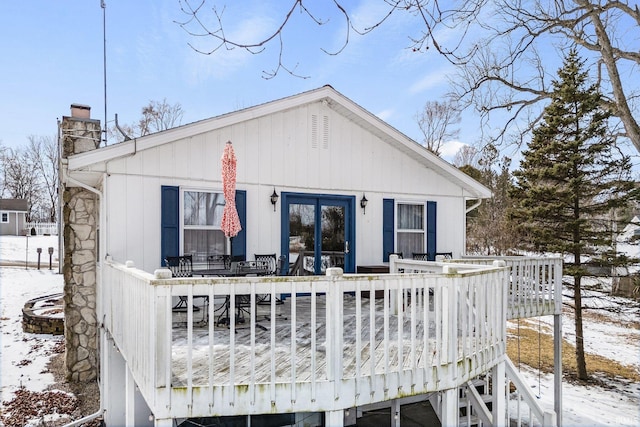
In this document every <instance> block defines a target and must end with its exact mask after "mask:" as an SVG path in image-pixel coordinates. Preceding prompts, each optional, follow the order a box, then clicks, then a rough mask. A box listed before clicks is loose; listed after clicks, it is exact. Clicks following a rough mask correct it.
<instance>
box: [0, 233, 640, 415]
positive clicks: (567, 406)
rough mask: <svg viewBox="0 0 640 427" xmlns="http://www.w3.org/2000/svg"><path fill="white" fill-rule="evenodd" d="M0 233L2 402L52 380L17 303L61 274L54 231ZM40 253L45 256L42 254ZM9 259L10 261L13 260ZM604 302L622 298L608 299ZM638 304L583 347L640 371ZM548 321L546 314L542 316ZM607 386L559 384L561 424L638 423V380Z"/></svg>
mask: <svg viewBox="0 0 640 427" xmlns="http://www.w3.org/2000/svg"><path fill="white" fill-rule="evenodd" d="M26 241H27V238H25V237H12V236H0V264H2V263H4V264H5V265H6V264H7V262H8V261H15V262H16V263H17V264H18V265H13V266H3V267H0V330H1V333H0V368H1V370H0V392H1V393H0V396H1V400H2V402H3V405H4V402H6V401H8V400H9V399H11V398H12V397H13V394H14V393H15V391H16V390H17V389H18V388H19V387H20V386H21V385H23V386H25V387H26V388H27V389H29V390H33V391H42V390H44V389H46V388H47V387H48V386H50V385H51V384H52V383H53V377H52V376H51V374H48V373H43V371H45V370H46V369H45V366H46V363H47V362H48V360H49V359H50V358H51V355H52V351H53V349H54V347H55V345H56V344H57V343H58V342H59V341H60V340H61V339H62V337H60V336H52V335H37V334H27V333H23V332H22V324H21V321H22V317H21V316H22V312H21V310H22V307H23V305H24V303H25V302H26V301H28V300H30V299H32V298H36V297H40V296H45V295H50V294H55V293H59V292H62V288H63V279H62V275H60V274H57V268H55V267H54V268H53V270H49V269H48V266H49V264H48V262H49V261H48V252H47V248H49V247H54V248H55V252H54V258H53V260H54V263H57V258H58V256H57V237H55V236H47V237H39V236H38V237H30V238H29V239H28V241H29V249H28V251H27V249H26ZM38 247H41V248H43V258H42V260H43V262H42V265H41V269H40V270H37V269H35V268H34V267H29V268H26V267H25V261H28V262H29V263H33V262H35V261H37V252H36V248H38ZM45 254H46V256H45ZM16 263H14V264H16ZM608 301H609V303H619V302H622V303H624V302H625V300H622V299H608ZM639 315H640V310H638V308H637V304H636V308H635V309H633V310H628V311H627V312H625V313H623V314H622V316H624V317H625V318H626V319H627V320H630V321H632V322H635V324H636V328H625V327H622V326H616V325H615V324H609V323H605V322H602V321H592V320H587V321H586V322H585V335H586V336H585V340H586V350H587V352H589V353H594V354H600V355H602V356H604V357H607V358H610V359H612V360H616V361H618V362H620V363H623V364H626V365H629V366H634V367H635V368H636V370H638V371H639V372H640V329H638V327H637V325H638V321H639V319H640V316H639ZM541 321H542V322H545V323H551V322H552V319H551V318H548V317H546V318H542V319H541ZM563 330H564V336H565V338H566V339H568V340H569V341H570V342H571V341H573V340H574V338H575V334H574V333H573V319H571V318H569V317H567V318H564V319H563ZM521 372H522V374H523V375H524V376H525V378H526V379H527V381H528V382H529V384H530V385H531V387H532V388H533V390H534V393H536V395H538V396H539V397H540V401H541V403H542V405H543V406H545V407H546V408H548V409H549V410H552V409H553V377H552V376H551V375H539V373H538V372H537V371H535V370H533V369H524V368H523V370H522V371H521ZM609 386H610V387H606V388H603V387H599V386H576V385H572V384H569V383H567V382H565V383H564V384H563V408H564V411H563V412H564V413H563V424H564V426H567V427H571V426H638V425H640V384H624V383H622V382H617V381H616V382H611V383H610V384H609Z"/></svg>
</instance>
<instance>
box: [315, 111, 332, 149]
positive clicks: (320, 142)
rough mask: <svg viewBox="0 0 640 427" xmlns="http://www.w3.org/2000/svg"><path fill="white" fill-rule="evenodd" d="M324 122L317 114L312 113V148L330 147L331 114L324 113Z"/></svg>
mask: <svg viewBox="0 0 640 427" xmlns="http://www.w3.org/2000/svg"><path fill="white" fill-rule="evenodd" d="M321 117H322V119H321V120H322V123H320V117H319V116H318V115H317V114H312V115H311V148H318V147H320V146H322V148H324V149H325V150H326V149H328V148H329V116H325V115H322V116H321Z"/></svg>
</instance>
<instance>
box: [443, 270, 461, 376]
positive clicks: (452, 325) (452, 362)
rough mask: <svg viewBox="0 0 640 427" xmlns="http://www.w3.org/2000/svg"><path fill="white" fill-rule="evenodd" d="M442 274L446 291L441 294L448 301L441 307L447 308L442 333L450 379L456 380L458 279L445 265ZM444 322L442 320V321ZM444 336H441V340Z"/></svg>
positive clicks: (456, 271) (455, 271)
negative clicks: (446, 316)
mask: <svg viewBox="0 0 640 427" xmlns="http://www.w3.org/2000/svg"><path fill="white" fill-rule="evenodd" d="M442 272H443V273H444V274H446V275H447V276H449V275H450V276H449V277H447V281H446V283H447V288H448V289H447V291H446V292H443V297H445V298H446V299H447V300H448V301H446V300H445V301H443V307H448V309H447V310H448V319H447V323H448V325H447V328H446V329H445V330H444V331H443V332H444V335H446V339H447V340H448V343H447V348H446V351H447V363H449V366H450V369H451V378H452V379H454V380H455V379H457V378H458V363H457V360H458V354H457V349H458V313H459V309H458V303H459V301H458V298H457V295H458V287H459V286H460V284H459V283H458V278H457V277H456V276H455V275H456V274H458V269H457V268H455V267H453V266H449V265H445V266H443V267H442ZM443 320H444V319H443ZM444 338H445V336H443V339H444Z"/></svg>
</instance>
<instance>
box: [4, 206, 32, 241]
mask: <svg viewBox="0 0 640 427" xmlns="http://www.w3.org/2000/svg"><path fill="white" fill-rule="evenodd" d="M27 212H29V203H28V202H27V200H26V199H0V235H2V236H22V235H24V233H25V224H26V223H27V221H26V216H27Z"/></svg>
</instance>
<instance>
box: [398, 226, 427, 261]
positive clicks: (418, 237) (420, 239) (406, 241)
mask: <svg viewBox="0 0 640 427" xmlns="http://www.w3.org/2000/svg"><path fill="white" fill-rule="evenodd" d="M396 252H401V253H402V254H403V255H404V257H405V258H411V257H412V254H413V253H414V252H420V253H423V252H424V233H402V232H399V233H398V249H396Z"/></svg>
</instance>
